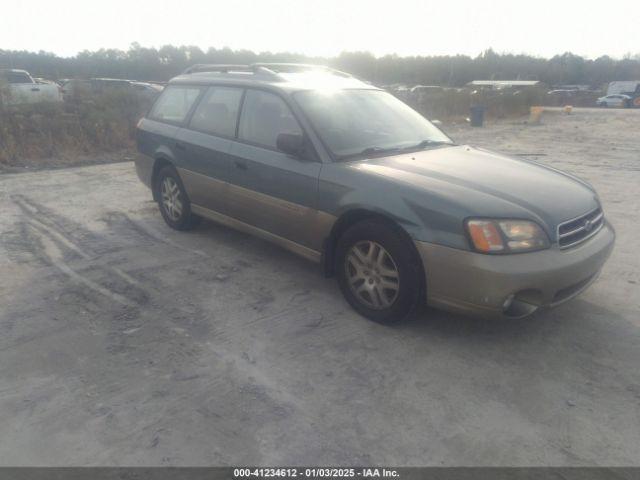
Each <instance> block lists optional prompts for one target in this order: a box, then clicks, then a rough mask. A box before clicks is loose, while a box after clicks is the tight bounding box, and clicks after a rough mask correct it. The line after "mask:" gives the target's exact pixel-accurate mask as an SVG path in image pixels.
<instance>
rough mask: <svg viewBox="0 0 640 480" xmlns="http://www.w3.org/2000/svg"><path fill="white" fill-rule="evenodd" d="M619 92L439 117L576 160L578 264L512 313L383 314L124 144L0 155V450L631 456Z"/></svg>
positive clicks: (599, 459)
mask: <svg viewBox="0 0 640 480" xmlns="http://www.w3.org/2000/svg"><path fill="white" fill-rule="evenodd" d="M639 124H640V110H634V111H614V110H606V111H592V110H575V111H574V113H573V114H572V115H570V116H566V115H562V114H560V113H558V112H552V113H545V115H544V116H543V123H542V125H537V126H533V125H527V124H524V123H522V122H504V123H496V124H488V125H487V126H486V127H485V128H478V129H471V128H469V127H466V126H465V127H462V126H458V127H447V130H448V131H449V133H451V134H452V136H453V137H454V138H455V139H457V140H458V141H460V142H461V143H462V142H469V143H472V144H477V145H481V146H485V147H490V148H494V149H496V150H499V151H504V152H510V153H513V154H544V156H543V155H536V156H534V157H529V158H535V159H538V160H539V161H541V162H544V163H548V164H551V165H554V166H557V167H559V168H562V169H566V170H568V171H570V172H573V173H576V174H578V175H580V176H582V177H584V178H585V179H587V180H589V181H591V182H592V183H593V184H594V185H595V186H596V187H597V189H598V190H599V192H600V194H601V197H602V200H603V203H604V209H605V212H606V214H607V216H608V217H609V219H610V220H611V221H612V223H613V224H614V226H615V227H616V229H617V232H618V242H617V246H616V249H615V251H614V253H613V255H612V257H611V259H610V260H609V262H608V264H607V265H606V266H605V269H604V271H603V274H602V275H601V277H600V278H599V280H598V281H597V282H596V283H595V284H594V285H593V286H592V287H591V288H590V289H589V290H588V291H587V292H585V293H584V294H583V295H582V296H580V297H579V298H577V299H575V300H573V301H571V302H569V303H567V304H564V305H563V306H561V307H559V308H557V309H555V310H551V311H545V312H541V313H538V314H536V315H535V316H534V317H532V318H529V319H525V320H517V321H487V320H478V319H471V318H465V317H460V316H455V315H451V314H447V313H442V312H438V311H435V310H430V309H426V310H425V311H424V312H422V313H421V314H420V315H418V316H416V317H415V318H413V319H411V320H410V321H408V322H406V323H404V324H402V325H399V326H396V327H393V328H391V327H384V326H380V325H377V324H373V323H371V322H368V321H366V320H364V319H363V318H361V317H359V316H357V315H356V314H354V313H353V312H352V311H351V310H350V308H349V307H348V306H347V304H346V303H345V301H344V300H343V299H342V297H341V295H340V293H339V291H338V288H337V286H336V285H335V283H334V282H333V281H332V280H327V279H324V278H323V277H322V275H321V274H320V272H319V271H318V269H317V268H316V267H315V266H314V265H312V264H309V263H307V262H306V261H304V260H301V259H299V258H297V257H295V256H293V255H291V254H289V253H287V252H284V251H282V250H280V249H278V248H277V247H274V246H271V245H269V244H267V243H265V242H262V241H260V240H257V239H254V238H251V237H248V236H246V235H243V234H240V233H237V232H234V231H231V230H229V229H226V228H223V227H219V226H216V225H214V224H211V223H205V224H204V225H203V226H202V227H201V228H199V229H198V230H196V231H194V232H190V233H179V232H174V231H171V230H169V229H168V228H167V227H165V225H164V224H163V222H162V219H161V217H160V215H159V213H158V211H157V208H156V206H155V205H154V204H153V203H152V202H151V199H150V194H149V192H148V191H147V190H146V189H145V188H144V187H143V186H142V185H141V184H140V183H139V182H138V180H137V178H136V177H135V174H134V172H133V166H132V165H131V164H130V163H119V164H113V165H98V166H89V167H82V168H70V169H64V170H56V171H40V172H33V173H20V174H5V175H0V200H1V202H0V305H1V310H0V378H1V379H2V380H1V381H0V465H5V466H6V465H233V464H271V465H282V464H344V465H360V464H362V465H367V464H390V465H499V466H502V465H554V466H558V465H587V466H588V465H640V369H639V368H638V367H639V365H640V295H639V292H640V256H639V255H638V253H637V240H638V237H639V236H640V222H639V221H638V220H639V216H640V215H639V213H640V199H639V198H638V185H639V184H640V137H639V135H638V133H639V132H640V128H639Z"/></svg>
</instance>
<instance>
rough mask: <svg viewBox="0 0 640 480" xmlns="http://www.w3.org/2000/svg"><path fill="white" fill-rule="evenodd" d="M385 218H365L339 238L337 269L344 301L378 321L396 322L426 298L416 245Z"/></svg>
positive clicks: (367, 316) (362, 313) (365, 315)
mask: <svg viewBox="0 0 640 480" xmlns="http://www.w3.org/2000/svg"><path fill="white" fill-rule="evenodd" d="M398 228H399V227H395V226H393V225H391V224H389V223H388V222H385V221H383V220H377V219H375V220H364V221H362V222H358V223H357V224H355V225H353V226H352V227H350V228H349V229H348V230H347V231H345V232H344V234H343V235H342V236H341V237H340V239H339V240H338V244H337V249H336V269H335V271H336V273H337V277H338V284H339V286H340V290H341V291H342V294H343V295H344V297H345V299H346V300H347V302H349V304H350V305H351V306H352V307H353V309H354V310H356V311H357V312H358V313H360V314H361V315H363V316H364V317H366V318H368V319H370V320H373V321H375V322H379V323H387V324H388V323H394V322H398V321H400V320H402V319H404V318H405V317H407V316H408V315H409V314H411V313H412V312H413V311H414V309H415V308H416V306H417V305H418V304H419V301H420V299H421V297H422V295H421V293H422V290H423V288H424V287H423V285H424V281H423V273H422V268H421V267H420V265H421V264H420V259H419V257H418V254H417V253H416V251H415V248H414V246H413V244H412V243H411V241H410V240H409V239H408V238H405V235H404V234H403V232H400V231H399V230H398Z"/></svg>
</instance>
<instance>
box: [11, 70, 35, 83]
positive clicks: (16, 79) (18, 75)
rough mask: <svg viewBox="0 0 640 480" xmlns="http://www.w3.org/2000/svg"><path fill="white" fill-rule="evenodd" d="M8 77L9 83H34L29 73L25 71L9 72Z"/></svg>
mask: <svg viewBox="0 0 640 480" xmlns="http://www.w3.org/2000/svg"><path fill="white" fill-rule="evenodd" d="M6 77H7V81H8V82H9V83H32V82H31V78H30V77H29V75H27V74H26V73H24V72H7V74H6Z"/></svg>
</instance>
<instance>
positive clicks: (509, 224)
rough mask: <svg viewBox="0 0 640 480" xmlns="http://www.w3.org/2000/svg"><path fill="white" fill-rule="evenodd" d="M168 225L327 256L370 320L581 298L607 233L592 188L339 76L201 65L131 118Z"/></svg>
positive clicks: (529, 309)
mask: <svg viewBox="0 0 640 480" xmlns="http://www.w3.org/2000/svg"><path fill="white" fill-rule="evenodd" d="M136 138H137V146H138V151H139V155H138V156H137V159H136V170H137V173H138V176H139V177H140V179H141V180H142V182H144V184H146V185H147V186H148V187H150V189H151V192H152V195H153V198H154V200H156V201H157V202H158V206H159V209H160V212H161V214H162V217H163V218H164V220H165V222H166V223H167V225H169V226H170V227H171V228H174V229H176V230H187V229H190V228H193V227H194V226H196V225H197V223H198V222H199V221H200V219H201V218H202V217H204V218H208V219H211V220H213V221H216V222H218V223H221V224H224V225H227V226H230V227H233V228H236V229H238V230H241V231H244V232H248V233H251V234H254V235H256V236H259V237H261V238H263V239H266V240H268V241H271V242H274V243H276V244H278V245H280V246H282V247H284V248H287V249H289V250H291V251H293V252H295V253H297V254H299V255H301V256H303V257H305V258H307V259H309V260H312V261H314V262H317V263H319V264H320V265H322V267H323V270H324V272H325V274H326V275H328V276H330V275H335V276H336V277H337V279H338V284H339V286H340V288H341V290H342V293H343V294H344V296H345V298H346V300H347V301H348V302H349V304H351V306H352V307H353V308H354V309H355V310H356V311H358V312H359V313H360V314H362V315H364V316H365V317H367V318H370V319H372V320H375V321H379V322H392V321H395V320H400V319H402V318H403V317H405V316H406V315H408V314H409V313H410V312H412V311H413V310H414V308H416V307H417V305H419V304H420V303H421V302H423V301H424V300H425V299H426V302H427V303H428V304H430V305H432V306H435V307H439V308H443V309H447V310H452V311H457V312H463V313H474V314H480V315H487V316H502V317H505V318H521V317H524V316H527V315H529V314H531V313H533V312H534V311H536V310H537V309H538V308H540V307H544V306H555V305H558V304H560V303H563V302H565V301H567V300H569V299H571V298H573V297H574V296H576V295H578V294H579V293H580V292H582V291H583V290H584V289H585V288H587V287H588V286H589V285H590V284H591V283H592V282H593V281H594V280H595V279H596V278H597V275H598V273H599V271H600V269H601V268H602V265H603V264H604V262H605V261H606V259H607V257H608V256H609V254H610V252H611V250H612V248H613V244H614V238H615V234H614V231H613V228H612V227H611V226H610V224H609V223H608V222H607V220H606V219H605V216H604V212H603V210H602V206H601V204H600V200H599V198H598V195H597V193H596V192H595V190H594V189H593V187H592V186H591V185H589V184H588V183H587V182H585V181H582V180H580V179H578V178H576V177H574V176H572V175H569V174H566V173H563V172H560V171H558V170H555V169H553V168H549V167H545V166H543V165H538V164H535V163H531V162H528V161H525V160H522V159H518V158H512V157H508V156H505V155H501V154H498V153H493V152H490V151H487V150H484V149H477V148H474V147H471V146H468V145H457V144H455V143H454V142H453V141H452V140H451V139H450V138H449V137H448V136H447V135H446V134H444V133H443V132H442V131H441V130H440V129H439V128H437V127H436V126H434V125H433V124H432V123H431V122H429V121H428V120H426V119H425V118H424V117H423V116H421V115H420V114H419V113H417V112H416V111H414V110H412V109H411V108H410V107H409V106H408V105H406V104H405V103H403V102H401V101H400V100H398V99H397V98H395V97H394V96H392V95H391V94H389V93H387V92H385V91H383V90H381V89H378V88H376V87H373V86H371V85H368V84H366V83H364V82H361V81H359V80H357V79H355V78H353V77H351V76H350V75H348V74H345V73H343V72H338V71H335V70H331V69H327V68H323V67H310V66H305V65H298V66H296V65H291V64H255V65H247V66H238V65H235V66H231V65H203V66H196V67H194V68H191V69H188V70H187V71H186V72H185V73H184V74H183V75H181V76H179V77H176V78H174V79H173V80H172V81H171V82H169V84H168V86H167V88H165V90H164V91H163V93H162V95H161V96H160V97H159V98H158V100H157V101H156V102H155V104H154V105H153V107H152V108H151V110H150V112H149V113H148V115H147V116H146V117H145V118H143V119H142V120H141V121H140V122H139V124H138V130H137V135H136Z"/></svg>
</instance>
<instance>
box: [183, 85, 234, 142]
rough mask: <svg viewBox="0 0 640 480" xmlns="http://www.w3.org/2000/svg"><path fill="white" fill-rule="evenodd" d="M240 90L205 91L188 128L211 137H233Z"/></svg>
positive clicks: (225, 88) (218, 89)
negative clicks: (208, 134)
mask: <svg viewBox="0 0 640 480" xmlns="http://www.w3.org/2000/svg"><path fill="white" fill-rule="evenodd" d="M241 99H242V89H240V88H233V87H211V88H209V90H207V93H206V94H205V95H204V97H203V98H202V100H201V101H200V103H199V104H198V107H197V108H196V111H195V112H194V113H193V117H191V123H190V124H189V126H190V127H191V128H193V129H194V130H199V131H201V132H204V133H210V134H212V135H219V136H222V137H235V135H236V123H237V121H238V112H239V110H240V100H241Z"/></svg>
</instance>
